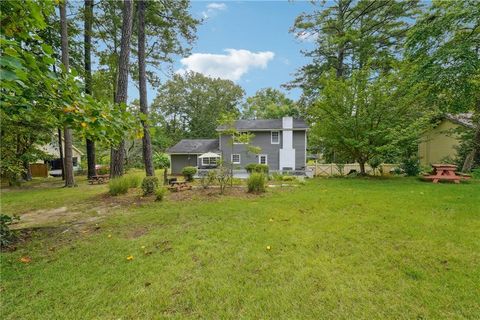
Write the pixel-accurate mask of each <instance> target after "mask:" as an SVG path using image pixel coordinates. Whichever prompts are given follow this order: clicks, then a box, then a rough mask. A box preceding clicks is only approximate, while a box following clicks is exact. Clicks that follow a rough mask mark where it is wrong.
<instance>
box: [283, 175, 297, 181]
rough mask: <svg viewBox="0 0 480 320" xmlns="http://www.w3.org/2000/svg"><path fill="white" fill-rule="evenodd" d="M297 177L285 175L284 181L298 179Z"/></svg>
mask: <svg viewBox="0 0 480 320" xmlns="http://www.w3.org/2000/svg"><path fill="white" fill-rule="evenodd" d="M296 180H297V177H295V176H283V177H282V181H296Z"/></svg>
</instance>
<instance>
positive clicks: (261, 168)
mask: <svg viewBox="0 0 480 320" xmlns="http://www.w3.org/2000/svg"><path fill="white" fill-rule="evenodd" d="M245 170H247V172H248V173H253V172H261V173H265V174H268V165H266V164H260V163H249V164H247V165H246V166H245Z"/></svg>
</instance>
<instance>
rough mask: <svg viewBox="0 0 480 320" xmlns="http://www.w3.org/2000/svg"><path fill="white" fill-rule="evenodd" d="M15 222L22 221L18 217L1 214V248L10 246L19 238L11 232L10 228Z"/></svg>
mask: <svg viewBox="0 0 480 320" xmlns="http://www.w3.org/2000/svg"><path fill="white" fill-rule="evenodd" d="M14 220H20V218H19V217H17V216H13V217H11V216H9V215H6V214H0V247H1V248H3V247H6V246H8V245H9V244H10V243H12V242H13V241H14V240H15V238H16V237H17V234H16V233H15V232H14V231H12V230H10V227H9V226H10V224H12V222H13V221H14Z"/></svg>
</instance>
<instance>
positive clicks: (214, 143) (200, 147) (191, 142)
mask: <svg viewBox="0 0 480 320" xmlns="http://www.w3.org/2000/svg"><path fill="white" fill-rule="evenodd" d="M218 150H219V142H218V139H183V140H180V142H178V143H177V144H176V145H174V146H173V147H171V148H168V149H167V152H168V153H182V154H183V153H206V152H215V151H218Z"/></svg>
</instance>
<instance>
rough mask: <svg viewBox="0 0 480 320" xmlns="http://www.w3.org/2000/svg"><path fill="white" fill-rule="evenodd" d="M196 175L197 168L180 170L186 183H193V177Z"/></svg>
mask: <svg viewBox="0 0 480 320" xmlns="http://www.w3.org/2000/svg"><path fill="white" fill-rule="evenodd" d="M195 173H197V168H195V167H185V168H183V169H182V175H183V176H184V177H185V180H187V181H193V176H194V175H195Z"/></svg>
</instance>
